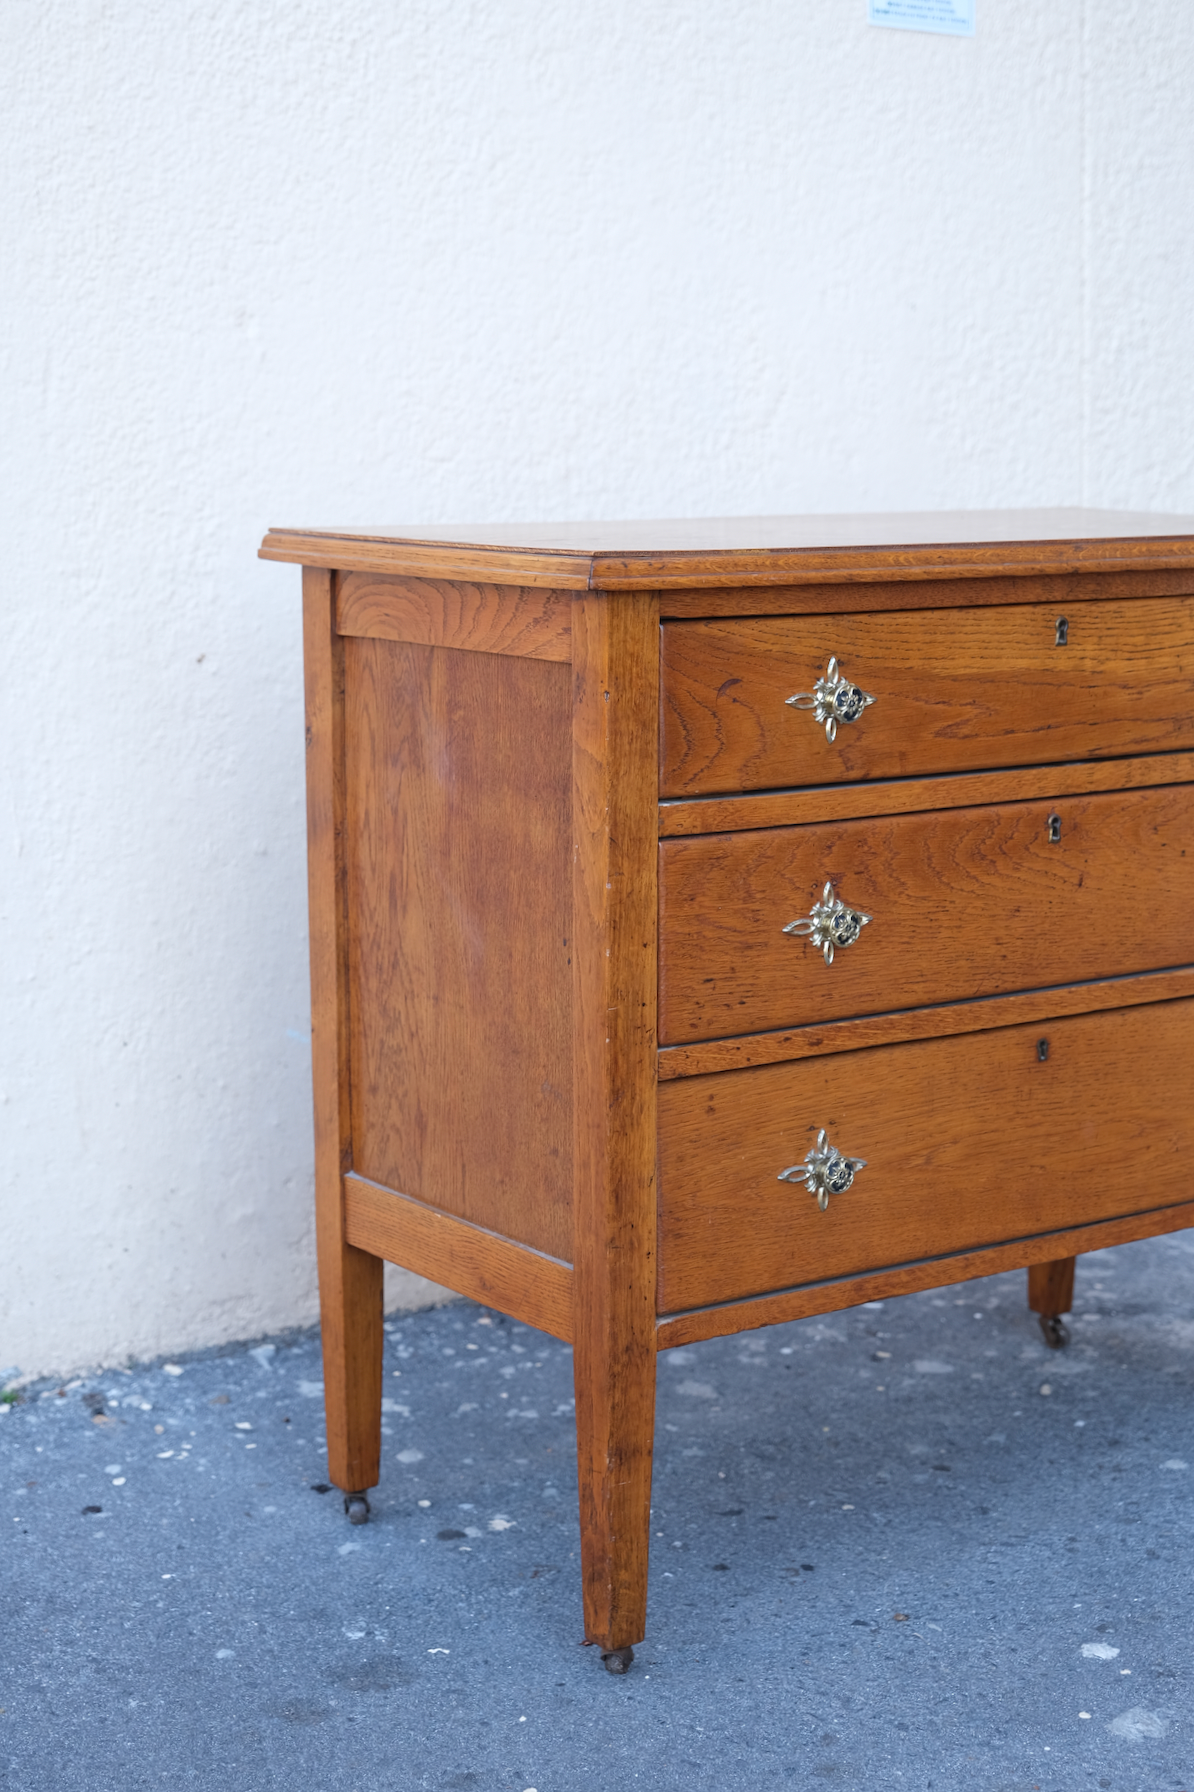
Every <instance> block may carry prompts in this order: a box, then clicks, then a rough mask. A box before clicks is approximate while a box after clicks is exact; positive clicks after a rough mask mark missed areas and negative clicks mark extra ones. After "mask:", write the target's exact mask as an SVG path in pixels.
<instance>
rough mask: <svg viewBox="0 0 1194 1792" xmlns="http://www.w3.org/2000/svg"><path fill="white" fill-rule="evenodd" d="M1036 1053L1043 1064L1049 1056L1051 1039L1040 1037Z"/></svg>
mask: <svg viewBox="0 0 1194 1792" xmlns="http://www.w3.org/2000/svg"><path fill="white" fill-rule="evenodd" d="M1036 1055H1037V1057H1038V1058H1039V1059H1040V1061H1041V1063H1042V1064H1043V1063H1044V1062H1045V1059H1046V1058H1047V1057H1048V1056H1049V1041H1048V1040H1047V1039H1038V1040H1037V1042H1036Z"/></svg>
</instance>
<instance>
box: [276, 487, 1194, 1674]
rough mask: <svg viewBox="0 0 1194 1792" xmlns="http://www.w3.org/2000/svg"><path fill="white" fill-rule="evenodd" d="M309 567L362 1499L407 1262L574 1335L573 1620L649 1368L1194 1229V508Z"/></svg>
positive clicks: (607, 1555) (633, 1593)
mask: <svg viewBox="0 0 1194 1792" xmlns="http://www.w3.org/2000/svg"><path fill="white" fill-rule="evenodd" d="M262 553H263V555H265V556H266V557H269V558H273V559H281V560H291V561H296V562H298V563H300V564H302V565H303V567H304V575H303V589H304V618H305V621H304V628H305V649H306V677H307V745H308V796H309V828H310V903H311V966H312V1011H313V1043H314V1078H315V1118H316V1203H317V1226H318V1240H319V1264H320V1285H321V1300H322V1309H323V1331H324V1364H325V1385H326V1392H327V1409H328V1443H329V1472H330V1474H331V1477H332V1478H333V1479H334V1480H335V1481H336V1482H337V1484H338V1485H339V1486H340V1487H341V1488H342V1489H343V1490H344V1492H345V1495H346V1500H347V1504H348V1507H349V1515H350V1517H352V1518H353V1519H354V1520H355V1521H362V1520H363V1519H364V1518H365V1517H366V1516H367V1511H368V1506H367V1501H366V1499H365V1497H364V1496H365V1493H366V1490H367V1489H368V1488H369V1487H371V1486H373V1485H374V1483H375V1482H376V1480H377V1478H378V1463H379V1451H380V1442H381V1438H380V1406H381V1347H382V1328H381V1318H382V1309H381V1288H382V1280H381V1275H382V1263H383V1260H384V1259H389V1260H391V1261H393V1262H396V1263H400V1264H403V1265H405V1266H406V1267H408V1268H410V1269H413V1270H416V1271H418V1272H420V1273H421V1274H423V1275H427V1276H430V1277H431V1278H433V1279H434V1280H435V1281H438V1282H441V1283H445V1284H447V1285H448V1286H449V1287H452V1288H455V1289H457V1290H459V1291H460V1292H461V1293H463V1294H467V1295H470V1296H472V1297H474V1298H475V1299H477V1300H480V1301H483V1302H486V1303H488V1304H490V1305H492V1306H494V1307H496V1308H498V1309H500V1310H502V1311H504V1312H507V1313H509V1314H511V1315H513V1316H515V1317H517V1318H519V1319H521V1320H524V1321H526V1322H528V1323H529V1324H532V1325H535V1326H538V1327H540V1328H542V1329H543V1330H545V1331H548V1332H551V1333H553V1334H554V1335H556V1336H557V1337H560V1338H563V1339H566V1340H569V1341H571V1343H572V1345H573V1347H574V1357H575V1374H576V1410H577V1437H578V1455H579V1469H580V1501H581V1523H582V1555H583V1578H584V1599H585V1625H586V1634H587V1636H588V1637H589V1638H590V1640H592V1641H594V1642H597V1643H599V1644H600V1645H601V1647H602V1650H603V1655H604V1658H605V1660H606V1663H607V1665H608V1666H609V1667H611V1668H612V1669H613V1670H615V1671H624V1669H625V1668H626V1666H627V1665H628V1663H629V1659H630V1651H631V1645H633V1644H634V1643H636V1642H638V1641H639V1639H640V1638H641V1637H642V1635H643V1631H644V1625H645V1614H646V1580H647V1549H648V1514H649V1504H650V1483H651V1449H652V1435H653V1428H654V1386H655V1379H654V1378H655V1358H656V1353H657V1352H658V1351H659V1350H661V1349H666V1348H668V1347H669V1346H671V1345H676V1344H684V1343H689V1342H692V1341H695V1340H697V1339H701V1338H708V1337H713V1336H716V1335H719V1334H724V1333H728V1332H735V1331H739V1330H743V1329H746V1328H750V1327H755V1326H761V1325H766V1324H768V1323H771V1322H773V1321H777V1320H785V1319H792V1318H796V1317H799V1316H801V1315H805V1314H811V1313H823V1312H826V1311H828V1310H831V1309H833V1308H837V1307H844V1306H850V1305H853V1304H855V1303H857V1302H860V1301H864V1300H871V1299H876V1298H880V1297H882V1296H885V1295H891V1294H897V1293H902V1292H906V1291H909V1290H912V1289H918V1288H926V1287H931V1286H934V1285H938V1284H942V1283H948V1282H952V1281H959V1280H962V1279H965V1278H966V1277H969V1276H977V1275H985V1274H989V1273H991V1272H992V1271H994V1270H998V1269H1007V1268H1013V1267H1016V1266H1024V1267H1027V1268H1028V1269H1029V1290H1030V1299H1031V1301H1032V1304H1033V1306H1034V1307H1035V1308H1036V1310H1038V1311H1039V1312H1041V1313H1042V1316H1043V1320H1044V1321H1045V1324H1046V1335H1047V1338H1049V1340H1050V1341H1052V1342H1054V1343H1057V1342H1059V1341H1060V1339H1061V1337H1062V1336H1063V1333H1062V1331H1061V1329H1060V1315H1061V1314H1062V1313H1063V1312H1065V1311H1066V1310H1068V1306H1069V1294H1068V1291H1069V1288H1070V1287H1071V1286H1072V1275H1073V1261H1074V1258H1075V1257H1076V1256H1077V1255H1078V1254H1080V1253H1081V1252H1083V1251H1086V1250H1093V1249H1098V1248H1101V1247H1102V1246H1104V1245H1107V1244H1112V1243H1117V1242H1121V1241H1123V1240H1127V1239H1133V1238H1142V1237H1146V1236H1150V1235H1152V1234H1156V1233H1159V1232H1166V1231H1170V1230H1174V1229H1176V1228H1178V1227H1182V1226H1187V1225H1190V1224H1192V1223H1194V1188H1191V1186H1190V1183H1191V1177H1190V1169H1189V1165H1190V1162H1191V1157H1192V1154H1194V1153H1192V1147H1194V1107H1192V1103H1191V1097H1190V1090H1191V1084H1192V1081H1194V519H1182V518H1166V517H1153V516H1126V515H1119V514H1112V513H1100V512H1093V511H1092V512H1049V511H1035V512H1033V511H1028V512H1021V513H1014V514H1013V513H999V512H990V513H982V514H978V515H974V516H960V515H941V516H931V517H886V518H884V517H871V518H867V517H856V518H846V517H839V518H832V517H830V518H784V519H765V520H762V521H759V520H754V521H750V520H736V521H729V522H722V523H707V524H647V523H632V524H597V525H585V526H581V525H568V526H566V525H560V526H546V525H545V526H541V527H536V528H528V529H520V530H508V531H502V530H483V531H456V532H453V533H452V534H451V535H446V536H445V537H443V538H442V539H430V538H427V537H421V536H415V535H400V534H387V533H366V532H360V533H346V534H337V533H333V532H327V531H308V532H298V531H291V530H274V531H271V532H270V534H269V535H268V536H267V538H266V541H265V544H264V545H263V548H262Z"/></svg>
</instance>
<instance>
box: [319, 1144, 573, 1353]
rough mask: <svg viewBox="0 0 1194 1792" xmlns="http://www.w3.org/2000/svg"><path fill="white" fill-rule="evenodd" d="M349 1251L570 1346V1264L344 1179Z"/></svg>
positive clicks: (362, 1180)
mask: <svg viewBox="0 0 1194 1792" xmlns="http://www.w3.org/2000/svg"><path fill="white" fill-rule="evenodd" d="M344 1210H345V1229H346V1232H347V1236H348V1238H349V1240H350V1242H351V1243H352V1244H355V1245H359V1246H360V1247H361V1249H362V1250H365V1251H372V1252H373V1253H374V1254H375V1255H376V1256H378V1257H384V1258H385V1259H386V1260H387V1262H390V1263H400V1264H401V1265H402V1267H403V1268H404V1269H413V1270H414V1272H415V1274H416V1275H420V1276H426V1277H427V1278H428V1279H429V1280H430V1281H432V1282H438V1283H439V1284H440V1286H441V1287H443V1288H452V1289H455V1291H456V1293H457V1294H463V1295H465V1296H466V1297H467V1298H468V1299H469V1300H476V1301H480V1302H481V1303H482V1305H483V1306H487V1307H495V1308H496V1309H497V1311H498V1312H499V1313H508V1314H509V1315H510V1317H511V1318H512V1319H518V1320H521V1322H522V1323H523V1324H524V1325H533V1326H534V1327H535V1328H536V1330H537V1331H541V1332H549V1333H550V1334H551V1336H552V1337H553V1338H562V1339H563V1340H564V1342H565V1343H566V1344H568V1343H571V1341H572V1265H571V1264H570V1263H561V1262H560V1260H559V1259H558V1258H556V1257H547V1256H545V1255H544V1254H543V1253H542V1252H540V1251H532V1250H530V1249H529V1248H528V1246H526V1245H524V1244H516V1243H515V1242H514V1240H513V1239H511V1238H502V1237H501V1236H500V1235H499V1234H498V1233H496V1232H489V1231H486V1230H485V1229H484V1227H481V1226H474V1225H472V1224H470V1222H469V1221H468V1220H459V1219H457V1218H456V1217H455V1216H454V1215H452V1214H448V1213H442V1212H441V1211H440V1210H439V1209H438V1208H436V1207H427V1206H425V1205H424V1204H423V1203H422V1202H421V1201H412V1200H410V1199H409V1198H408V1197H407V1196H406V1195H401V1194H399V1193H398V1192H397V1190H395V1189H389V1188H381V1187H380V1186H379V1185H378V1184H377V1183H376V1182H368V1181H367V1180H366V1179H365V1178H364V1177H363V1176H354V1175H350V1176H346V1177H345V1179H344Z"/></svg>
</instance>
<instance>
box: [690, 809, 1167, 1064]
mask: <svg viewBox="0 0 1194 1792" xmlns="http://www.w3.org/2000/svg"><path fill="white" fill-rule="evenodd" d="M659 851H660V867H659V870H660V876H659V899H660V946H659V953H660V957H659V963H660V971H659V1042H660V1044H661V1045H682V1044H686V1043H689V1042H692V1041H695V1040H700V1039H720V1038H726V1037H729V1036H732V1035H735V1034H739V1033H753V1032H765V1031H767V1030H768V1029H769V1028H775V1027H790V1026H801V1025H805V1024H816V1023H818V1022H821V1021H828V1020H841V1019H845V1018H846V1017H848V1016H850V1015H856V1014H877V1013H883V1012H885V1011H886V1010H888V1009H893V1008H913V1007H920V1006H922V1005H924V1004H926V1003H931V1002H948V1001H962V1000H967V999H971V998H973V997H975V996H982V995H999V994H1003V993H1007V992H1009V991H1012V990H1019V989H1034V988H1040V987H1043V986H1046V985H1053V984H1059V983H1072V982H1080V981H1082V980H1083V979H1085V978H1089V977H1112V976H1119V975H1126V974H1128V973H1131V972H1135V971H1146V970H1157V969H1160V968H1162V967H1164V966H1168V965H1178V964H1187V963H1190V962H1194V902H1192V901H1191V899H1190V898H1191V891H1192V889H1194V785H1190V784H1178V785H1169V786H1164V787H1161V788H1158V789H1152V790H1131V791H1112V792H1108V793H1106V794H1102V795H1098V796H1080V797H1061V798H1057V799H1055V800H1054V801H1052V802H1047V801H1032V802H1020V803H998V804H985V805H983V806H982V807H976V808H969V809H949V810H944V811H934V812H929V813H925V814H916V815H894V816H882V817H877V818H874V819H869V820H864V821H846V822H819V823H812V824H809V825H805V826H802V827H793V828H767V829H751V830H749V831H744V832H741V833H735V834H709V835H700V836H697V837H696V838H693V839H682V840H665V841H662V842H661V843H660V849H659ZM826 883H829V884H831V885H832V892H833V897H832V900H833V901H838V902H840V903H842V904H844V905H845V908H846V910H848V911H850V912H851V913H856V914H865V915H868V916H869V917H870V919H869V921H868V922H867V923H866V924H865V925H862V926H861V927H860V928H858V929H857V930H856V928H855V926H854V924H853V923H851V922H848V921H843V920H842V919H840V917H839V918H837V919H836V920H835V916H834V913H833V912H830V911H831V909H832V902H830V903H826V902H825V901H824V887H825V885H826ZM818 910H819V916H818ZM818 919H819V926H818V931H817V932H816V933H811V931H810V930H811V927H812V926H813V925H814V924H816V923H818ZM802 920H806V921H808V922H809V923H810V927H809V928H802V929H801V932H800V933H785V931H784V929H785V928H786V927H787V926H788V925H789V924H790V923H792V922H799V921H802ZM855 931H856V932H857V937H856V938H854V939H853V941H852V943H848V944H843V943H841V942H843V941H845V940H847V939H848V937H849V935H850V934H851V933H853V932H855ZM835 935H836V940H835V943H834V948H833V962H832V963H831V964H829V963H826V956H825V953H824V950H823V946H822V945H821V944H819V943H818V942H819V941H821V940H824V939H825V938H827V937H828V938H830V939H833V938H834V936H835Z"/></svg>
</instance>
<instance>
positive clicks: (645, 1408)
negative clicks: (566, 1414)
mask: <svg viewBox="0 0 1194 1792" xmlns="http://www.w3.org/2000/svg"><path fill="white" fill-rule="evenodd" d="M574 1374H575V1382H576V1450H577V1466H578V1470H579V1482H580V1555H581V1575H582V1579H583V1583H584V1610H585V1640H586V1641H587V1642H590V1643H600V1645H601V1652H602V1659H603V1660H604V1662H605V1665H606V1667H607V1668H609V1669H610V1671H611V1673H625V1672H626V1669H627V1668H628V1667H629V1665H630V1662H631V1660H632V1659H633V1645H634V1644H635V1643H640V1642H641V1641H642V1639H643V1637H644V1635H645V1634H646V1628H647V1553H648V1548H649V1540H650V1532H651V1454H652V1448H653V1444H654V1436H655V1350H654V1340H653V1339H652V1340H651V1341H650V1347H649V1348H648V1349H646V1350H643V1349H636V1348H635V1347H634V1345H633V1344H630V1346H629V1347H628V1348H627V1347H624V1348H622V1349H621V1350H619V1349H618V1348H617V1347H616V1345H615V1346H614V1347H613V1348H611V1349H609V1350H601V1349H599V1348H598V1349H595V1348H593V1346H592V1344H590V1343H588V1342H586V1343H585V1344H581V1343H580V1341H579V1340H578V1343H577V1348H576V1351H575V1361H574Z"/></svg>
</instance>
